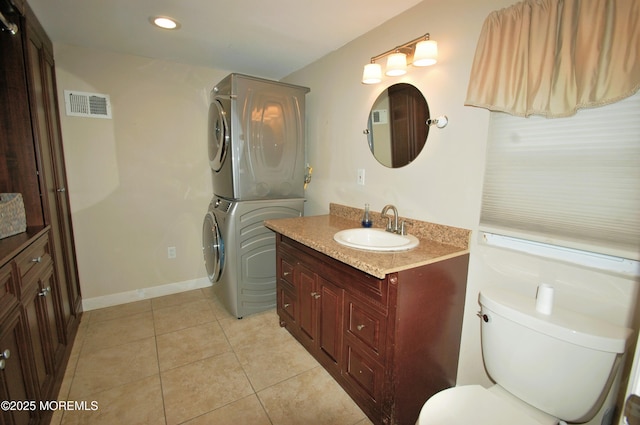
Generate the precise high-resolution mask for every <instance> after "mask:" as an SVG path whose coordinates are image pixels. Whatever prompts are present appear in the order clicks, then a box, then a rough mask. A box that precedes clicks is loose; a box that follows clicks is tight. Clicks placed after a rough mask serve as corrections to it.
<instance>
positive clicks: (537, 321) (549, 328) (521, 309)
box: [479, 287, 632, 353]
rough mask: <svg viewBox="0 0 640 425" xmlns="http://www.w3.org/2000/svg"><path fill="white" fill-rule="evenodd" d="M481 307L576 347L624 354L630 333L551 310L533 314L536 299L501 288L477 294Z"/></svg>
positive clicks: (563, 311)
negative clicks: (546, 312)
mask: <svg viewBox="0 0 640 425" xmlns="http://www.w3.org/2000/svg"><path fill="white" fill-rule="evenodd" d="M479 298H480V304H481V305H482V306H484V307H486V308H488V309H490V310H491V311H493V312H494V313H495V314H498V315H500V316H502V317H504V318H506V319H509V320H512V321H513V322H516V323H519V324H520V325H522V326H525V327H527V328H530V329H533V330H535V331H538V332H540V333H543V334H545V335H549V336H551V337H554V338H558V339H561V340H564V341H567V342H570V343H573V344H576V345H580V346H583V347H587V348H591V349H594V350H600V351H606V352H610V353H624V352H625V350H626V348H627V343H628V341H629V336H630V335H631V334H632V330H631V329H628V328H625V327H622V326H616V325H613V324H611V323H607V322H604V321H602V320H598V319H595V318H593V317H589V316H586V315H584V314H580V313H576V312H574V311H571V310H567V309H563V308H560V307H554V308H553V312H552V313H551V314H549V315H547V314H542V313H538V312H537V311H536V306H535V304H536V300H535V298H531V297H526V296H524V295H521V294H518V293H515V292H512V291H507V290H504V289H501V288H495V287H491V288H485V289H483V290H482V291H480V297H479Z"/></svg>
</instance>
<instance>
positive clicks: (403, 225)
mask: <svg viewBox="0 0 640 425" xmlns="http://www.w3.org/2000/svg"><path fill="white" fill-rule="evenodd" d="M406 226H413V223H412V222H410V221H406V220H402V222H401V223H400V234H401V235H406V234H407V229H406Z"/></svg>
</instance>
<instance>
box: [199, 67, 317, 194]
mask: <svg viewBox="0 0 640 425" xmlns="http://www.w3.org/2000/svg"><path fill="white" fill-rule="evenodd" d="M307 92H309V89H308V88H306V87H300V86H296V85H292V84H285V83H280V82H277V81H271V80H265V79H262V78H257V77H250V76H247V75H242V74H230V75H229V76H227V77H226V78H224V79H223V80H222V81H220V82H219V83H218V84H216V86H215V87H214V88H213V90H212V92H211V103H210V105H209V125H208V133H209V134H208V151H209V165H210V167H211V178H212V183H213V193H214V195H215V196H219V197H221V198H225V199H233V200H243V201H244V200H254V199H282V198H302V197H304V189H303V186H304V173H305V163H304V160H305V158H304V149H305V146H304V144H305V95H306V93H307Z"/></svg>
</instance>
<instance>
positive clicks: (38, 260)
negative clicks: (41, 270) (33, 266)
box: [31, 257, 42, 263]
mask: <svg viewBox="0 0 640 425" xmlns="http://www.w3.org/2000/svg"><path fill="white" fill-rule="evenodd" d="M31 262H32V263H42V257H36V258H32V259H31Z"/></svg>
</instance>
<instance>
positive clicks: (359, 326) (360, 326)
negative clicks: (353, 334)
mask: <svg viewBox="0 0 640 425" xmlns="http://www.w3.org/2000/svg"><path fill="white" fill-rule="evenodd" d="M356 329H358V330H359V331H361V330H363V329H364V325H358V326H356Z"/></svg>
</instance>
